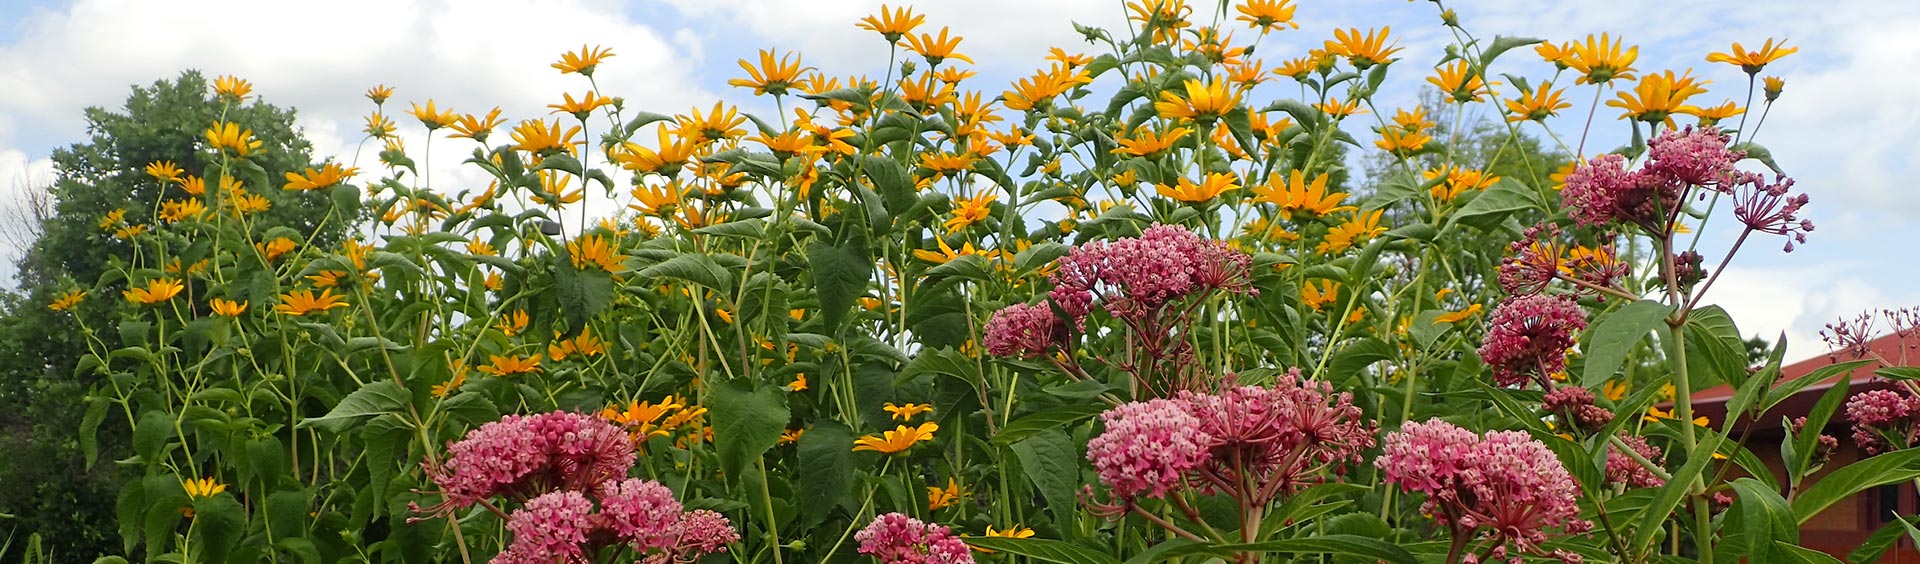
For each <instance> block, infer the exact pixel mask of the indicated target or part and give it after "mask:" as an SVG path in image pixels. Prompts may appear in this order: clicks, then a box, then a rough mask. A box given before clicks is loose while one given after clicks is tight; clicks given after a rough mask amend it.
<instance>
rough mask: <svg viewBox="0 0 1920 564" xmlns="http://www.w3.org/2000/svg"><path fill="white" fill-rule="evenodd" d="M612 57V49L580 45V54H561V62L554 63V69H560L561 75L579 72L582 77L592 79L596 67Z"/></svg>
mask: <svg viewBox="0 0 1920 564" xmlns="http://www.w3.org/2000/svg"><path fill="white" fill-rule="evenodd" d="M612 56H613V50H612V49H608V48H605V47H600V46H594V47H592V48H588V47H587V46H586V45H585V44H582V45H580V52H579V53H574V52H571V51H569V52H565V53H561V54H560V62H558V63H554V64H553V68H556V69H559V70H560V74H571V73H576V72H577V73H580V75H581V76H589V77H590V76H593V69H594V67H598V66H600V61H604V60H606V59H607V57H612Z"/></svg>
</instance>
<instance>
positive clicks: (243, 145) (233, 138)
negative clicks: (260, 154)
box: [204, 122, 261, 157]
mask: <svg viewBox="0 0 1920 564" xmlns="http://www.w3.org/2000/svg"><path fill="white" fill-rule="evenodd" d="M204 135H205V136H206V138H207V144H208V145H210V146H212V147H213V149H214V150H216V151H228V152H231V153H233V155H234V156H236V157H246V156H248V155H251V154H253V153H254V152H255V151H259V150H260V146H261V142H260V140H259V139H254V138H253V130H251V129H240V126H239V125H238V124H235V123H233V122H221V123H216V124H213V127H211V128H208V129H207V130H206V132H205V133H204Z"/></svg>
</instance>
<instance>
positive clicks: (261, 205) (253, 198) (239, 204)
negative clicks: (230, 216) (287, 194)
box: [233, 191, 273, 214]
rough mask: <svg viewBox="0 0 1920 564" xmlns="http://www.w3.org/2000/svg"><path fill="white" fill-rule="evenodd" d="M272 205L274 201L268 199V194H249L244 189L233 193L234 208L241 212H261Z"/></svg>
mask: <svg viewBox="0 0 1920 564" xmlns="http://www.w3.org/2000/svg"><path fill="white" fill-rule="evenodd" d="M272 207H273V202H271V201H268V200H267V197H266V196H261V195H259V194H249V193H246V192H243V191H241V192H236V193H235V194H234V195H233V210H234V211H237V212H240V213H241V214H254V213H260V212H263V211H267V209H268V208H272Z"/></svg>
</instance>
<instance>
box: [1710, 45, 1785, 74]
mask: <svg viewBox="0 0 1920 564" xmlns="http://www.w3.org/2000/svg"><path fill="white" fill-rule="evenodd" d="M1731 51H1732V52H1731V53H1713V54H1710V55H1707V62H1709V63H1727V64H1730V65H1735V66H1738V67H1740V70H1743V71H1747V74H1750V75H1751V74H1758V73H1759V72H1760V69H1763V68H1766V67H1767V64H1768V63H1772V62H1774V61H1778V60H1780V59H1781V58H1782V57H1785V56H1787V55H1792V54H1794V53H1798V52H1800V48H1799V47H1788V46H1787V42H1786V41H1785V40H1781V41H1780V44H1779V45H1774V44H1773V40H1772V39H1768V40H1767V43H1766V44H1765V45H1761V46H1760V50H1759V51H1748V50H1746V48H1744V47H1741V46H1740V44H1739V43H1734V44H1733V49H1732V50H1731Z"/></svg>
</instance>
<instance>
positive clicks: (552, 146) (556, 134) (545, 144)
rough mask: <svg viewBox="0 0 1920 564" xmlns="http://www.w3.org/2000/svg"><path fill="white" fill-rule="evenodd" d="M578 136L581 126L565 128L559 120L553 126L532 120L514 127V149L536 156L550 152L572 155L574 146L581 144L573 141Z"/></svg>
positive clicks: (555, 120) (554, 121)
mask: <svg viewBox="0 0 1920 564" xmlns="http://www.w3.org/2000/svg"><path fill="white" fill-rule="evenodd" d="M577 135H580V126H577V125H576V126H573V127H572V128H565V127H564V126H562V125H560V120H559V119H557V118H556V119H554V120H553V124H552V125H548V124H547V122H544V121H540V120H537V119H530V120H526V121H522V122H520V124H519V125H515V126H513V142H514V145H513V148H514V149H517V150H521V151H526V152H529V153H535V154H544V153H547V152H549V151H559V152H566V153H572V152H573V146H574V145H578V144H580V143H579V142H577V141H574V140H573V138H574V137H575V136H577Z"/></svg>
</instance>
